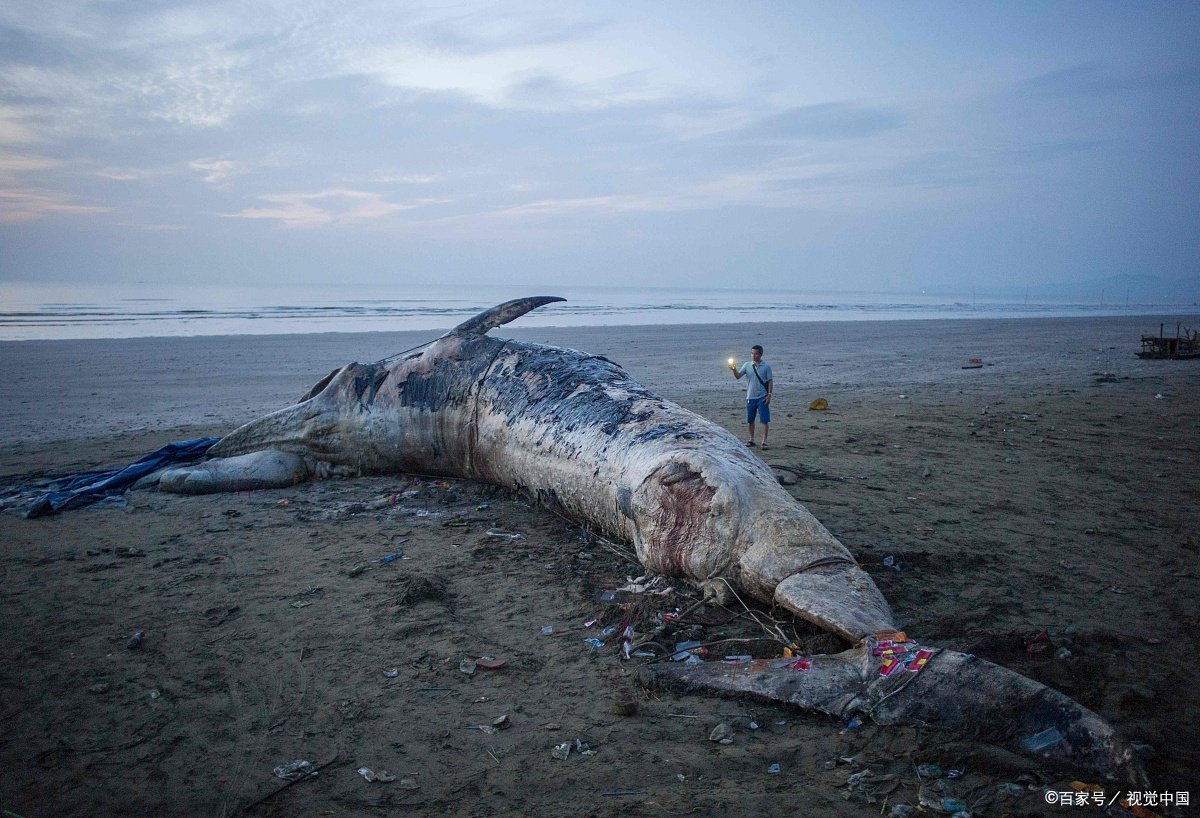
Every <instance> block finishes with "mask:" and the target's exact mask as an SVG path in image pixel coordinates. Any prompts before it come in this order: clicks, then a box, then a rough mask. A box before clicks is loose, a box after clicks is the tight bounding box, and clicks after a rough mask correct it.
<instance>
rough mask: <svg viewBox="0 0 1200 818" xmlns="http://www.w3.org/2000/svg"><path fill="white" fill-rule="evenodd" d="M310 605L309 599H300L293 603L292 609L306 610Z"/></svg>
mask: <svg viewBox="0 0 1200 818" xmlns="http://www.w3.org/2000/svg"><path fill="white" fill-rule="evenodd" d="M311 604H312V600H311V599H301V600H300V601H299V602H293V603H292V607H293V608H307V607H308V606H309V605H311Z"/></svg>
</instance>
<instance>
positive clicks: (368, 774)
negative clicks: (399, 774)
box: [358, 767, 396, 784]
mask: <svg viewBox="0 0 1200 818" xmlns="http://www.w3.org/2000/svg"><path fill="white" fill-rule="evenodd" d="M358 774H359V775H361V776H362V777H363V778H365V779H366V780H367V781H370V782H371V783H375V782H376V781H378V782H379V783H381V784H390V783H392V782H393V781H395V780H396V776H394V775H391V774H390V773H388V771H387V770H380V771H379V772H375V771H374V770H372V769H371V768H370V767H359V768H358Z"/></svg>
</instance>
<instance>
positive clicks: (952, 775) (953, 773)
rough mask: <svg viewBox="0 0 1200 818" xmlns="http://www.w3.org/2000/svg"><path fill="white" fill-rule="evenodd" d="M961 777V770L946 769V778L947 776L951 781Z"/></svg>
mask: <svg viewBox="0 0 1200 818" xmlns="http://www.w3.org/2000/svg"><path fill="white" fill-rule="evenodd" d="M962 777H963V771H962V770H946V778H949V779H950V780H951V781H957V780H958V779H960V778H962Z"/></svg>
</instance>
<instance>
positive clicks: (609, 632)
mask: <svg viewBox="0 0 1200 818" xmlns="http://www.w3.org/2000/svg"><path fill="white" fill-rule="evenodd" d="M616 632H617V629H616V626H614V625H609V626H608V627H607V628H605V629H604V630H602V631H600V635H601V636H602V637H603V636H612V635H613V634H614V633H616Z"/></svg>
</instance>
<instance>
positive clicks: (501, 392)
mask: <svg viewBox="0 0 1200 818" xmlns="http://www.w3.org/2000/svg"><path fill="white" fill-rule="evenodd" d="M486 386H487V395H486V396H485V399H486V400H487V401H488V402H489V403H490V404H492V406H493V407H494V408H495V409H497V410H499V411H501V412H503V414H504V416H505V417H506V418H508V419H509V422H510V423H511V422H513V421H515V420H517V419H521V420H530V419H532V420H534V421H536V422H537V423H538V424H539V425H545V426H546V428H547V429H548V431H553V434H554V435H555V437H556V438H557V439H560V440H566V439H567V438H568V436H569V435H570V434H571V433H573V432H578V431H583V430H587V429H598V430H599V431H600V432H602V433H603V434H604V435H605V436H607V437H610V438H611V437H615V436H616V435H617V434H618V433H619V432H620V431H621V428H622V427H623V426H625V425H626V424H629V423H640V422H642V421H645V420H647V419H648V418H650V417H652V416H653V411H644V410H643V411H635V410H634V405H635V404H636V403H638V402H639V401H650V402H653V403H655V404H658V405H659V406H661V405H662V398H660V397H659V396H658V395H656V394H654V393H653V392H651V391H649V390H648V389H646V388H645V387H643V386H641V385H640V384H638V383H637V382H635V381H634V380H633V379H632V378H630V377H629V375H628V373H626V372H625V370H623V369H622V368H621V367H619V366H618V365H617V364H615V363H613V362H612V361H610V360H608V359H606V358H601V357H599V356H597V355H584V354H583V353H581V352H576V351H575V350H572V349H557V348H554V347H544V346H540V345H533V344H523V343H517V342H513V341H510V342H509V343H508V346H507V347H506V349H505V350H504V351H503V353H502V354H501V356H500V357H499V359H498V360H497V364H496V367H495V368H494V369H493V371H492V372H491V373H489V377H488V380H487V384H486ZM580 387H589V388H585V389H582V390H580V389H579V388H580ZM610 389H614V390H621V391H623V392H625V393H627V394H626V395H625V396H623V397H620V398H614V397H613V396H612V395H611V394H609V390H610ZM576 390H579V391H576Z"/></svg>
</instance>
